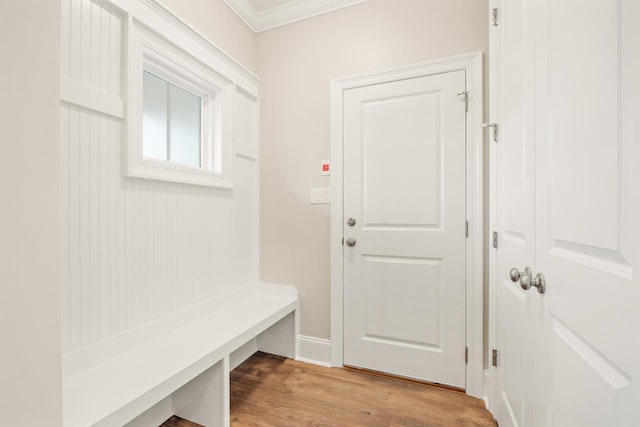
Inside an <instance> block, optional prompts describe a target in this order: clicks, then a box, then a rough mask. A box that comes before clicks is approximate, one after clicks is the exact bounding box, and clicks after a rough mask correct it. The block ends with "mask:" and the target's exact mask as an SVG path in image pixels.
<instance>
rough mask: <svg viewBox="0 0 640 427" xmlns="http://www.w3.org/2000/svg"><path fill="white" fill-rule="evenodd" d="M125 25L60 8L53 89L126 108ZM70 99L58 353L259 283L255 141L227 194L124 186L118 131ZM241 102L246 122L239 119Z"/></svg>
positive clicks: (65, 127) (74, 7) (71, 5)
mask: <svg viewBox="0 0 640 427" xmlns="http://www.w3.org/2000/svg"><path fill="white" fill-rule="evenodd" d="M126 22H127V17H126V14H125V13H123V12H121V11H119V10H118V9H116V8H115V7H113V6H111V4H110V3H109V2H106V1H104V2H103V1H101V0H63V1H62V21H61V25H62V32H61V44H62V49H61V51H62V57H61V61H62V64H61V79H62V80H65V79H67V80H68V81H71V82H72V83H73V86H74V87H75V88H76V89H75V90H76V92H78V91H80V92H82V91H83V90H85V91H86V93H87V94H93V99H94V100H95V98H96V95H97V94H102V95H104V96H105V97H106V98H107V99H113V98H115V99H118V100H120V101H122V102H124V101H125V99H124V98H125V96H126V93H125V92H126V91H125V90H124V88H123V87H122V82H124V81H126V78H125V77H126V76H123V74H122V73H123V70H124V69H126V67H124V66H123V65H124V64H125V61H126V58H125V57H124V54H125V51H124V49H123V46H125V37H126V31H125V29H126ZM63 87H64V85H63ZM77 88H80V89H77ZM243 93H244V92H238V93H237V96H238V97H240V96H241V94H243ZM76 98H77V97H76ZM76 98H74V97H69V98H65V96H64V94H62V99H63V101H62V104H61V141H62V157H63V158H62V162H63V177H62V178H63V187H64V188H63V189H64V193H65V195H66V200H65V211H66V212H65V218H66V251H67V259H68V262H67V265H66V287H65V291H66V292H65V310H64V331H65V335H64V343H63V351H64V352H65V353H68V352H72V351H76V350H79V349H82V348H84V347H87V346H89V345H91V344H94V343H97V342H99V341H103V340H105V339H108V338H109V337H113V336H115V335H118V334H121V333H123V332H126V331H127V330H130V329H132V328H135V327H137V326H141V325H143V324H146V323H149V322H152V321H154V320H156V319H159V318H162V317H164V316H167V315H169V314H171V313H174V312H177V311H180V310H183V309H185V308H188V307H190V306H192V305H194V304H197V303H199V302H202V301H204V300H207V299H210V298H213V297H216V296H218V295H222V294H224V293H227V292H229V291H232V290H234V289H237V288H238V287H241V286H244V285H249V284H251V283H253V282H255V281H256V280H257V277H258V273H257V270H258V244H257V236H258V230H257V221H258V219H257V215H258V205H257V197H258V187H257V179H258V171H257V162H256V160H255V159H256V155H255V153H256V152H257V146H256V144H257V136H256V137H255V139H254V140H252V141H245V139H246V137H245V136H244V135H243V137H242V141H237V143H235V147H236V150H237V152H238V155H236V156H234V164H233V170H234V177H233V184H234V188H233V190H223V189H217V188H210V187H199V186H193V185H186V184H178V183H170V182H162V181H153V180H142V179H136V178H130V177H125V176H124V175H123V162H122V154H123V152H124V149H125V147H124V140H123V135H126V129H125V128H124V126H125V125H126V123H125V122H124V121H123V119H122V117H118V116H117V115H116V116H113V115H110V114H106V113H104V112H101V111H97V110H96V109H95V104H92V106H88V105H82V103H81V102H75V103H72V102H67V101H68V100H69V99H76ZM80 98H82V97H80ZM65 99H67V100H66V101H65ZM247 99H248V100H250V101H251V104H252V105H253V107H252V108H251V107H249V108H250V110H251V111H252V113H251V114H244V113H243V111H244V110H246V109H247V108H248V107H247V102H246V100H247ZM256 101H257V100H256V99H255V98H250V97H249V98H247V96H242V101H241V102H237V104H238V106H237V107H236V108H235V110H238V111H237V112H238V114H236V115H235V117H234V123H235V128H236V129H238V128H242V129H244V128H246V127H247V126H254V125H257V123H255V124H254V122H255V121H257V118H256V117H257V102H256ZM90 107H91V108H90ZM92 108H93V109H92ZM254 110H255V111H254ZM238 134H240V133H238ZM254 146H255V147H254Z"/></svg>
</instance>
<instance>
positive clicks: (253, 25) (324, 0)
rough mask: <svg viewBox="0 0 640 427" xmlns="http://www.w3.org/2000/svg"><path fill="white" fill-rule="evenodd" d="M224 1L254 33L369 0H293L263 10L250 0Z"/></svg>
mask: <svg viewBox="0 0 640 427" xmlns="http://www.w3.org/2000/svg"><path fill="white" fill-rule="evenodd" d="M223 1H224V2H225V3H226V4H227V6H229V8H230V9H231V10H232V11H233V12H235V14H236V15H238V17H239V18H240V19H242V21H243V22H244V23H245V24H247V26H248V27H249V28H250V29H251V30H252V31H253V32H254V33H260V32H262V31H267V30H271V29H273V28H277V27H282V26H283V25H287V24H292V23H294V22H297V21H302V20H303V19H307V18H313V17H314V16H318V15H323V14H325V13H329V12H333V11H335V10H338V9H342V8H345V7H349V6H353V5H356V4H359V3H364V2H365V1H368V0H293V1H290V2H288V3H285V4H283V5H282V6H278V7H274V8H271V9H267V10H264V11H261V12H258V11H257V10H256V9H255V8H254V7H253V5H252V4H251V3H250V2H249V0H223Z"/></svg>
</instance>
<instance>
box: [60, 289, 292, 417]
mask: <svg viewBox="0 0 640 427" xmlns="http://www.w3.org/2000/svg"><path fill="white" fill-rule="evenodd" d="M297 308H298V295H297V291H296V289H295V288H294V287H291V286H282V285H271V284H259V285H255V286H251V287H246V288H243V289H241V290H239V291H237V292H234V293H233V294H229V295H226V296H224V297H222V298H217V299H215V300H212V301H208V302H206V303H203V304H201V305H200V306H197V307H195V308H192V309H190V310H188V312H184V313H178V314H176V315H173V316H170V317H169V318H166V319H162V320H160V321H157V322H154V323H153V324H150V325H146V326H144V327H141V328H138V329H136V330H134V331H131V332H127V333H125V334H123V335H122V336H119V337H116V338H113V339H110V340H109V341H107V342H104V343H100V344H97V345H94V346H92V347H90V348H88V349H83V350H81V351H79V352H77V353H73V354H69V355H66V356H65V357H64V375H65V377H64V382H63V388H64V395H63V396H64V426H65V427H88V426H110V427H111V426H123V425H130V426H154V427H155V426H158V425H159V424H160V423H161V422H162V421H164V420H165V419H166V418H168V417H170V416H171V415H173V414H175V415H178V416H181V417H183V418H186V419H189V420H191V421H194V422H197V423H199V424H202V425H205V426H207V427H213V426H226V425H229V372H230V371H231V370H232V369H234V368H235V367H236V366H237V365H239V364H240V363H242V361H244V360H245V359H246V358H247V357H249V356H250V355H251V354H253V353H254V352H255V351H257V350H261V351H265V352H268V353H273V354H278V355H281V356H285V357H291V358H294V357H295V356H296V345H295V337H296V336H297V319H296V310H297ZM128 423H129V424H128Z"/></svg>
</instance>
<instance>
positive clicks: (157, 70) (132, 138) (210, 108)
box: [125, 20, 234, 188]
mask: <svg viewBox="0 0 640 427" xmlns="http://www.w3.org/2000/svg"><path fill="white" fill-rule="evenodd" d="M132 24H133V25H131V28H130V32H131V33H130V37H129V46H128V47H129V49H128V51H129V52H128V53H129V55H128V57H129V63H128V73H127V74H128V85H127V116H126V117H127V121H128V123H127V129H128V136H127V147H126V150H125V153H126V160H125V164H126V167H125V173H126V175H127V176H130V177H135V178H146V179H155V180H161V181H172V182H180V183H187V184H195V185H203V186H209V187H220V188H232V181H231V178H232V176H231V164H232V133H231V132H232V125H233V123H232V110H233V87H234V86H233V82H231V81H230V80H228V79H226V78H224V77H223V76H221V75H220V74H218V73H216V72H215V71H214V70H212V69H210V68H209V67H207V66H206V65H204V64H203V63H201V62H200V61H198V60H197V59H196V58H195V57H193V56H191V55H190V54H188V53H187V52H185V51H184V50H182V49H180V48H179V47H177V46H175V45H173V44H172V43H171V42H170V41H168V40H166V39H164V38H163V37H162V36H160V35H158V34H156V33H155V32H153V31H152V30H150V29H149V28H147V27H145V26H144V25H142V24H141V23H139V22H137V21H135V20H133V22H132ZM144 70H146V71H148V72H150V73H152V74H154V75H156V76H158V77H160V78H161V79H164V80H166V81H168V82H169V83H171V84H174V85H176V86H178V87H180V88H182V89H184V90H186V91H188V92H191V93H193V94H194V95H197V96H199V97H200V98H201V99H202V103H201V110H200V115H201V122H200V123H201V132H200V141H201V164H200V166H192V165H185V164H180V163H176V162H172V161H170V160H169V161H167V160H161V159H154V158H150V157H145V156H144V154H143V71H144Z"/></svg>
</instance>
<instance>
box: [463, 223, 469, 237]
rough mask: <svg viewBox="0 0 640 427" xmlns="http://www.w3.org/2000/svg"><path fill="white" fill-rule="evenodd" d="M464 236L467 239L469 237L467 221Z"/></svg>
mask: <svg viewBox="0 0 640 427" xmlns="http://www.w3.org/2000/svg"><path fill="white" fill-rule="evenodd" d="M464 235H465V237H469V221H465V226H464Z"/></svg>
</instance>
